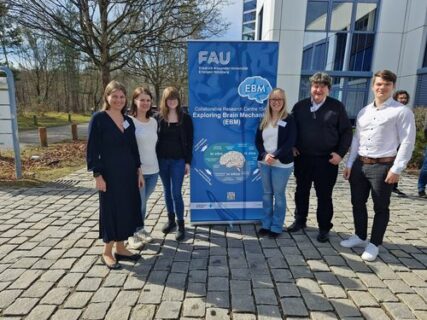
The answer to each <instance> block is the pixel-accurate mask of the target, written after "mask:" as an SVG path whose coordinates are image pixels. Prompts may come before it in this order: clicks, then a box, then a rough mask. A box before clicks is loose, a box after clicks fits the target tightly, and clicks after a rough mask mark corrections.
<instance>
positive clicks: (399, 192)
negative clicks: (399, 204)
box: [392, 188, 407, 198]
mask: <svg viewBox="0 0 427 320" xmlns="http://www.w3.org/2000/svg"><path fill="white" fill-rule="evenodd" d="M392 192H394V193H395V194H396V195H397V196H398V197H402V198H405V197H407V195H406V193H404V192H402V191H400V190H399V189H397V188H394V189H393V190H392Z"/></svg>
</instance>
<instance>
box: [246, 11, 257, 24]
mask: <svg viewBox="0 0 427 320" xmlns="http://www.w3.org/2000/svg"><path fill="white" fill-rule="evenodd" d="M255 15H256V12H255V11H252V12H247V13H245V14H243V22H248V21H254V20H255Z"/></svg>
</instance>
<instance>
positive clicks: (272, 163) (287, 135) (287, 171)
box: [255, 88, 297, 238]
mask: <svg viewBox="0 0 427 320" xmlns="http://www.w3.org/2000/svg"><path fill="white" fill-rule="evenodd" d="M296 134H297V129H296V124H295V121H294V119H293V117H292V116H291V115H289V114H288V112H287V111H286V97H285V91H283V90H282V89H279V88H276V89H273V90H272V91H271V93H270V95H269V97H268V106H267V107H266V109H265V113H264V117H263V119H262V121H261V123H260V125H259V127H258V130H257V133H256V138H255V144H256V147H257V149H258V163H259V167H260V171H261V178H262V187H263V211H264V215H263V217H262V219H261V223H262V227H261V229H260V230H259V232H258V233H259V235H260V236H266V235H269V236H270V237H271V238H277V237H278V236H279V235H280V234H281V233H282V228H283V223H284V221H285V215H286V195H285V189H286V184H287V183H288V179H289V176H290V175H291V173H292V170H293V167H294V163H293V161H294V157H293V154H292V148H293V147H294V146H295V142H296ZM273 200H274V203H273Z"/></svg>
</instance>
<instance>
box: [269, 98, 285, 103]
mask: <svg viewBox="0 0 427 320" xmlns="http://www.w3.org/2000/svg"><path fill="white" fill-rule="evenodd" d="M270 101H273V102H279V101H283V99H281V98H272V99H270Z"/></svg>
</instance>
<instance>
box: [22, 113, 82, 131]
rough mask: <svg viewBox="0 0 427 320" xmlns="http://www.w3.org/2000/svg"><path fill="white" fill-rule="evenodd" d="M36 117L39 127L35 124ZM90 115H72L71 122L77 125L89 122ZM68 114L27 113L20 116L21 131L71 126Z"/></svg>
mask: <svg viewBox="0 0 427 320" xmlns="http://www.w3.org/2000/svg"><path fill="white" fill-rule="evenodd" d="M34 116H36V117H37V125H35V124H34ZM89 120H90V115H85V114H75V113H72V114H71V121H72V122H75V123H84V122H89ZM69 123H70V122H68V113H65V112H44V113H43V114H40V113H39V114H37V113H35V112H25V113H20V114H18V128H19V130H31V129H37V128H38V127H47V128H48V127H57V126H64V125H67V124H69Z"/></svg>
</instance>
